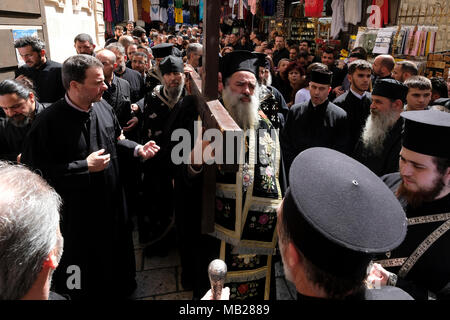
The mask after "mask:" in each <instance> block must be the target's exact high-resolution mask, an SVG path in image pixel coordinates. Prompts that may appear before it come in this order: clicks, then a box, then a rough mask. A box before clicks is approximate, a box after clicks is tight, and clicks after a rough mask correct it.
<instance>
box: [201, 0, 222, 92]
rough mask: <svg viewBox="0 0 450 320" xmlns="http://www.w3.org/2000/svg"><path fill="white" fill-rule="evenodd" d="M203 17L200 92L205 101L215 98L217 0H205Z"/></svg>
mask: <svg viewBox="0 0 450 320" xmlns="http://www.w3.org/2000/svg"><path fill="white" fill-rule="evenodd" d="M203 12H204V17H203V27H204V29H203V30H204V35H203V58H202V59H203V61H202V63H203V68H204V69H205V72H203V75H202V83H203V87H202V92H203V97H205V99H206V101H211V100H216V99H217V98H218V93H217V74H218V73H219V19H220V5H219V4H218V1H217V0H205V4H204V10H203Z"/></svg>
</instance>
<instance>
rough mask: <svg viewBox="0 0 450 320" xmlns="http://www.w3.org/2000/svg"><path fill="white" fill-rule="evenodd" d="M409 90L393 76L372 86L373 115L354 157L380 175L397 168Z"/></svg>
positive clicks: (369, 119)
mask: <svg viewBox="0 0 450 320" xmlns="http://www.w3.org/2000/svg"><path fill="white" fill-rule="evenodd" d="M407 92H408V87H406V86H405V85H404V84H403V83H401V82H399V81H397V80H393V79H382V80H378V81H377V82H376V83H375V86H374V88H373V91H372V104H371V105H370V115H369V117H367V120H366V124H365V126H364V128H363V131H362V134H361V139H360V140H359V141H358V143H357V145H356V147H355V150H354V152H353V158H355V159H356V160H358V161H359V162H361V163H362V164H364V165H365V166H367V167H368V168H369V169H370V170H372V171H373V172H374V173H375V174H376V175H378V176H382V175H385V174H388V173H392V172H397V171H398V153H399V152H400V148H401V131H402V126H403V120H402V119H401V117H400V113H401V112H402V111H403V104H404V102H405V100H406V94H407Z"/></svg>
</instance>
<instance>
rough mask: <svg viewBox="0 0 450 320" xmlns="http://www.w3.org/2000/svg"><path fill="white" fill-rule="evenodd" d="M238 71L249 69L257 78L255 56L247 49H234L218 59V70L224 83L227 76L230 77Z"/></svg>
mask: <svg viewBox="0 0 450 320" xmlns="http://www.w3.org/2000/svg"><path fill="white" fill-rule="evenodd" d="M238 71H249V72H251V73H253V74H254V75H255V77H256V78H258V77H259V65H258V58H257V56H256V55H255V54H253V53H251V52H250V51H247V50H235V51H232V52H230V53H227V54H226V55H225V56H223V57H222V58H221V59H220V72H221V73H222V81H223V82H224V83H225V80H226V79H227V78H228V77H231V76H232V75H233V73H235V72H238Z"/></svg>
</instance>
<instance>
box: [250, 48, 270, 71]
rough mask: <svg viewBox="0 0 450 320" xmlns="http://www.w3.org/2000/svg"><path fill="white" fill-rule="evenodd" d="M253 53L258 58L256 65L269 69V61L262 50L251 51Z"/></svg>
mask: <svg viewBox="0 0 450 320" xmlns="http://www.w3.org/2000/svg"><path fill="white" fill-rule="evenodd" d="M253 54H254V55H255V56H256V57H257V58H258V61H257V64H258V67H264V68H265V69H270V62H269V60H267V55H266V54H265V53H262V52H253Z"/></svg>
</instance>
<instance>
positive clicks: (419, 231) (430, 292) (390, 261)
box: [376, 172, 450, 300]
mask: <svg viewBox="0 0 450 320" xmlns="http://www.w3.org/2000/svg"><path fill="white" fill-rule="evenodd" d="M382 180H383V181H384V183H386V185H387V186H388V187H389V188H390V189H391V190H392V191H393V192H396V191H397V189H398V186H399V185H400V183H401V177H400V174H399V173H398V172H397V173H392V174H388V175H385V176H383V177H382ZM400 203H401V204H402V206H403V209H404V210H405V213H406V217H407V218H408V231H407V233H406V238H405V240H404V241H403V242H402V244H401V245H400V246H398V247H397V248H396V249H395V250H393V251H391V252H388V253H387V254H386V255H383V256H382V257H379V259H381V260H378V261H376V262H378V263H381V264H382V265H384V267H385V268H386V269H387V270H388V271H390V272H393V273H396V274H398V280H397V287H399V288H401V289H403V290H405V291H406V292H408V293H409V294H410V295H411V296H413V297H414V298H415V299H417V300H424V299H425V300H426V299H430V298H437V299H447V300H448V299H449V298H450V250H449V248H450V231H448V230H447V231H446V232H445V233H443V234H442V235H441V236H440V237H439V238H438V239H437V240H435V241H434V242H432V245H431V246H430V247H429V248H428V249H427V250H426V251H425V252H424V253H423V254H422V255H421V256H420V258H419V259H418V260H417V262H416V263H415V264H414V265H413V267H412V268H411V270H410V271H409V272H408V273H407V274H406V276H402V274H401V272H400V274H399V270H400V268H401V266H403V264H404V261H402V260H400V259H402V258H408V257H409V256H411V255H412V253H413V252H414V251H415V250H416V248H417V247H418V246H419V245H420V244H421V243H422V242H423V241H424V240H425V239H426V238H427V237H428V236H429V235H430V234H432V233H433V232H434V231H435V230H436V229H438V228H439V227H440V226H441V225H443V224H444V223H445V222H446V221H447V223H448V221H449V219H450V217H449V216H448V215H449V214H450V194H448V195H447V196H445V197H443V198H441V199H438V200H434V201H431V202H424V203H423V204H421V205H420V206H418V207H415V208H414V207H411V206H410V205H408V204H407V203H406V201H405V200H404V199H400ZM439 214H447V215H446V216H443V219H437V216H435V215H439ZM432 216H434V217H433V218H431V217H432ZM419 217H420V218H419ZM431 239H434V237H431ZM399 261H400V262H399ZM398 262H399V263H398Z"/></svg>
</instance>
